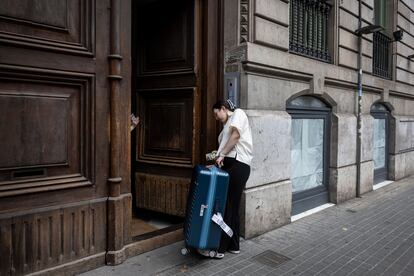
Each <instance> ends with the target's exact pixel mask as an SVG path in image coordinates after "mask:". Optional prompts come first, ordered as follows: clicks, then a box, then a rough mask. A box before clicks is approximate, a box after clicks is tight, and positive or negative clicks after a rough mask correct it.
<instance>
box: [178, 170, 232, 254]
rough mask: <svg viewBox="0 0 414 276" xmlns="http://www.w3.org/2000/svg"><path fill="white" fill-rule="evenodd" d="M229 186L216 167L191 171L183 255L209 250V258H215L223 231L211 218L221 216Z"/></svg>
mask: <svg viewBox="0 0 414 276" xmlns="http://www.w3.org/2000/svg"><path fill="white" fill-rule="evenodd" d="M228 186H229V175H228V173H227V172H225V171H223V170H221V169H219V168H217V167H215V166H213V167H211V168H207V167H205V166H203V165H197V166H196V167H195V168H194V172H193V180H192V183H191V187H190V191H189V194H188V199H187V210H186V221H185V224H184V238H185V246H186V247H185V248H183V249H182V250H181V253H182V254H183V255H186V254H187V253H188V252H189V250H190V248H194V249H203V250H209V251H210V252H209V254H210V256H211V257H214V256H215V255H216V254H217V249H218V247H219V245H220V237H221V231H222V229H221V228H220V226H219V225H217V224H216V223H215V222H213V221H212V220H211V218H212V216H213V215H214V214H217V213H220V214H221V215H224V210H225V207H226V200H227V190H228Z"/></svg>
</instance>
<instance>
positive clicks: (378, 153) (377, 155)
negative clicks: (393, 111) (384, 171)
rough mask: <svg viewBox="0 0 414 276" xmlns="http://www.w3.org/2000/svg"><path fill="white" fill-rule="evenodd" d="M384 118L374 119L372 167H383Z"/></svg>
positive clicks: (384, 154)
mask: <svg viewBox="0 0 414 276" xmlns="http://www.w3.org/2000/svg"><path fill="white" fill-rule="evenodd" d="M385 156H386V153H385V119H374V168H375V169H381V168H384V167H385Z"/></svg>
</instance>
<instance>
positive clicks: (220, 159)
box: [216, 156, 224, 168]
mask: <svg viewBox="0 0 414 276" xmlns="http://www.w3.org/2000/svg"><path fill="white" fill-rule="evenodd" d="M223 160H224V156H219V157H217V159H216V164H217V165H218V166H219V167H220V168H221V166H223Z"/></svg>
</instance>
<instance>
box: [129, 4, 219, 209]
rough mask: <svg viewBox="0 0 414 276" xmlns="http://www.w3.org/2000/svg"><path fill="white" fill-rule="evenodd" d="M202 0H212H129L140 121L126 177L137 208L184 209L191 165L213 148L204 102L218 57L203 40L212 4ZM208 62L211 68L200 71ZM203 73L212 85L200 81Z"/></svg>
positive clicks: (213, 93) (209, 98)
mask: <svg viewBox="0 0 414 276" xmlns="http://www.w3.org/2000/svg"><path fill="white" fill-rule="evenodd" d="M203 2H204V3H203ZM207 2H212V1H201V0H180V1H163V0H158V1H135V4H134V6H133V22H134V25H133V44H132V52H133V53H132V54H133V65H132V68H133V71H132V74H133V80H132V83H133V84H132V85H133V89H132V105H133V111H134V112H135V113H136V114H138V115H139V117H140V119H141V123H140V125H139V127H138V128H137V130H136V131H135V132H133V134H132V137H133V138H132V139H133V141H132V149H133V150H132V151H133V156H132V160H133V161H132V162H133V164H132V168H133V169H132V170H133V175H132V178H133V185H134V187H133V193H134V195H133V196H134V197H135V205H136V207H138V208H143V209H148V210H153V211H158V212H161V213H166V214H171V215H177V216H183V215H184V213H185V206H186V198H187V193H188V189H189V185H190V181H191V174H192V168H193V167H194V165H195V164H197V163H200V162H202V161H203V160H202V155H203V154H204V153H205V152H207V151H208V150H213V149H214V148H215V140H216V138H215V137H216V136H215V135H216V127H215V126H216V124H215V122H214V120H213V117H212V116H211V114H210V108H209V105H211V104H212V103H213V102H214V101H215V100H216V99H217V97H218V94H219V92H218V91H219V89H218V87H219V86H217V82H218V81H220V80H219V75H220V72H219V70H217V68H219V67H218V64H219V63H220V62H219V59H218V56H219V55H218V54H219V53H218V51H219V47H217V39H216V38H214V37H213V39H212V41H210V44H211V42H213V43H214V42H215V45H214V46H215V47H216V48H215V50H213V51H210V52H208V51H207V50H208V49H209V48H208V47H209V45H208V43H205V42H206V38H207V37H208V35H207V36H205V35H204V34H205V30H207V29H208V26H211V21H210V23H209V22H208V21H207V18H206V16H207V13H208V8H207V7H209V8H210V9H211V8H212V6H211V5H210V6H208V3H207ZM205 3H207V4H205ZM215 7H216V8H217V4H216V6H215ZM212 19H214V17H213V18H212ZM203 26H204V27H203ZM214 26H217V23H215V25H214ZM214 35H215V36H217V35H218V34H217V33H216V34H214ZM210 36H211V34H210ZM208 68H210V69H213V72H214V74H211V75H210V76H208V77H207V76H206V74H205V72H206V70H207V69H208ZM209 79H213V80H214V81H215V87H213V86H211V84H210V85H206V82H207V81H209Z"/></svg>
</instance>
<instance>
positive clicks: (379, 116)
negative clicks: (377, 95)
mask: <svg viewBox="0 0 414 276" xmlns="http://www.w3.org/2000/svg"><path fill="white" fill-rule="evenodd" d="M371 116H372V117H374V135H373V152H374V184H377V183H380V182H383V181H385V180H387V179H388V129H389V122H388V121H389V111H388V109H387V108H386V107H385V106H384V105H382V104H380V103H376V104H374V105H373V106H372V107H371Z"/></svg>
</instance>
